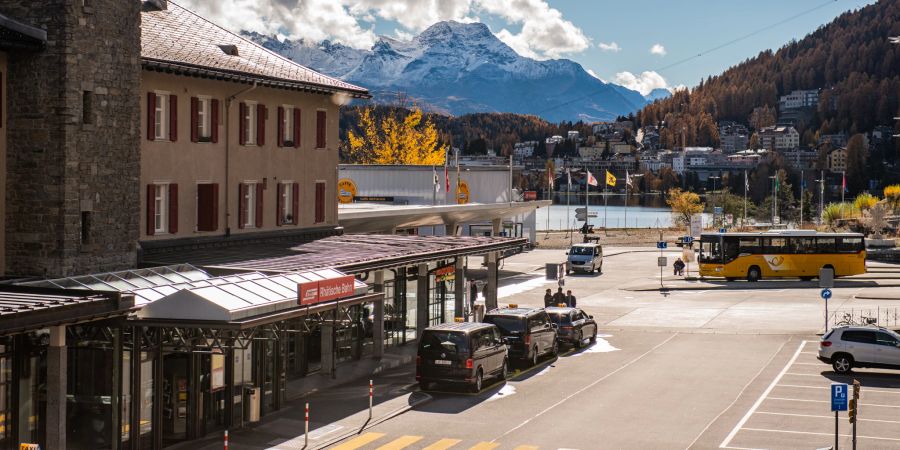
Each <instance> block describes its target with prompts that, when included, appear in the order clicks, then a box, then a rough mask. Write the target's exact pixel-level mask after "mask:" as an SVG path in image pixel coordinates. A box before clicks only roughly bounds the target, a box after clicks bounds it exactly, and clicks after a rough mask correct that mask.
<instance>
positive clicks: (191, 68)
mask: <svg viewBox="0 0 900 450" xmlns="http://www.w3.org/2000/svg"><path fill="white" fill-rule="evenodd" d="M234 50H236V52H235V51H234ZM141 58H142V60H143V64H144V67H145V68H149V69H156V70H163V71H172V72H176V73H184V74H190V75H196V76H202V77H209V78H217V79H225V80H232V81H238V82H257V83H261V84H263V85H268V86H273V87H284V88H291V89H302V90H310V91H314V92H315V91H318V92H322V93H332V92H345V93H348V94H350V95H351V96H354V97H368V96H369V91H368V90H366V89H365V88H362V87H359V86H355V85H353V84H350V83H346V82H343V81H341V80H339V79H337V78H333V77H329V76H327V75H323V74H321V73H319V72H316V71H314V70H312V69H309V68H307V67H304V66H301V65H300V64H297V63H295V62H293V61H291V60H289V59H287V58H285V57H283V56H281V55H279V54H277V53H275V52H272V51H270V50H267V49H266V48H264V47H262V46H261V45H258V44H256V43H254V42H251V41H250V40H247V39H244V38H242V37H241V36H238V35H237V34H234V33H232V32H230V31H227V30H225V29H224V28H222V27H220V26H218V25H216V24H214V23H212V22H210V21H209V20H206V19H204V18H203V17H200V16H199V15H197V14H195V13H194V12H192V11H189V10H187V9H185V8H182V7H181V6H179V5H177V4H176V3H174V2H172V1H171V0H169V1H168V7H167V8H165V9H162V10H160V9H158V8H155V7H153V6H152V5H150V4H148V3H144V4H143V9H142V13H141Z"/></svg>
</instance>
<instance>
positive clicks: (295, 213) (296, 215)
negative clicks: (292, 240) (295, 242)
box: [291, 183, 300, 225]
mask: <svg viewBox="0 0 900 450" xmlns="http://www.w3.org/2000/svg"><path fill="white" fill-rule="evenodd" d="M291 189H292V190H293V192H292V193H291V203H292V205H291V216H292V217H293V219H294V220H293V222H291V223H292V224H294V225H297V224H299V223H300V184H299V183H294V184H292V185H291Z"/></svg>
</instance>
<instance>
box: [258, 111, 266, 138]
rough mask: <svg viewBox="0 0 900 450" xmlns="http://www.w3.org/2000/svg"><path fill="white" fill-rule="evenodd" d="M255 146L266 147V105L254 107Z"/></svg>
mask: <svg viewBox="0 0 900 450" xmlns="http://www.w3.org/2000/svg"><path fill="white" fill-rule="evenodd" d="M256 145H259V146H260V147H262V146H263V145H266V105H256Z"/></svg>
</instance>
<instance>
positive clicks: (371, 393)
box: [369, 380, 375, 420]
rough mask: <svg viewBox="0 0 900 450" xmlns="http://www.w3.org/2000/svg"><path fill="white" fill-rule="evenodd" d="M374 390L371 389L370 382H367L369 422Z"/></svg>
mask: <svg viewBox="0 0 900 450" xmlns="http://www.w3.org/2000/svg"><path fill="white" fill-rule="evenodd" d="M374 392H375V391H374V389H373V388H372V380H369V420H372V397H373V395H374Z"/></svg>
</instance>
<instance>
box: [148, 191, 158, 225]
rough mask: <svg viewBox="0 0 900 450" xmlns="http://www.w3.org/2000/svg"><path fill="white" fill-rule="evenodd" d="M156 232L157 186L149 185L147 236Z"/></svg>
mask: <svg viewBox="0 0 900 450" xmlns="http://www.w3.org/2000/svg"><path fill="white" fill-rule="evenodd" d="M155 232H156V185H155V184H148V185H147V236H153V234H154V233H155Z"/></svg>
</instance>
